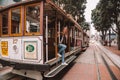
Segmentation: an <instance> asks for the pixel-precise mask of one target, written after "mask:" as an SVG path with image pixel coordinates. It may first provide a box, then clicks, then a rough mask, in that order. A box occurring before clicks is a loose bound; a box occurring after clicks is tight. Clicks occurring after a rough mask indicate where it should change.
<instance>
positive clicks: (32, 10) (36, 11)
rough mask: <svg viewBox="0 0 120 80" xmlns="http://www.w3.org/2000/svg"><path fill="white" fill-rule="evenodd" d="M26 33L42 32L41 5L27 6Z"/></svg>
mask: <svg viewBox="0 0 120 80" xmlns="http://www.w3.org/2000/svg"><path fill="white" fill-rule="evenodd" d="M25 20H26V21H25V22H26V33H37V32H40V4H39V5H29V6H26V19H25Z"/></svg>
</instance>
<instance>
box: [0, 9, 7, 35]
mask: <svg viewBox="0 0 120 80" xmlns="http://www.w3.org/2000/svg"><path fill="white" fill-rule="evenodd" d="M1 18H2V35H7V34H8V11H5V12H3V13H2V14H1Z"/></svg>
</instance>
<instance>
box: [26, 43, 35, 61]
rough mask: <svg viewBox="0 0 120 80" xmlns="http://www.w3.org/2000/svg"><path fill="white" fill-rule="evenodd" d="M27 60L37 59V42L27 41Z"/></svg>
mask: <svg viewBox="0 0 120 80" xmlns="http://www.w3.org/2000/svg"><path fill="white" fill-rule="evenodd" d="M24 44H25V48H24V49H25V54H24V58H25V59H35V60H36V59H37V42H36V41H25V42H24Z"/></svg>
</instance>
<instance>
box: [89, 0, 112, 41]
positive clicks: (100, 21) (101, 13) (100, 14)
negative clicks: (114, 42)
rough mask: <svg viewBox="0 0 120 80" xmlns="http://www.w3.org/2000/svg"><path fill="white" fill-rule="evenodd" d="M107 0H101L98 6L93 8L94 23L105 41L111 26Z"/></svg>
mask: <svg viewBox="0 0 120 80" xmlns="http://www.w3.org/2000/svg"><path fill="white" fill-rule="evenodd" d="M107 4H108V3H107V0H105V1H104V0H100V2H99V3H98V4H97V6H96V8H95V9H94V10H92V18H91V19H92V23H94V27H95V29H96V30H97V31H99V32H101V33H102V35H101V37H102V40H103V41H104V42H105V37H106V34H107V30H108V29H109V28H110V27H111V19H109V18H110V15H108V14H109V11H108V9H107V6H106V5H107Z"/></svg>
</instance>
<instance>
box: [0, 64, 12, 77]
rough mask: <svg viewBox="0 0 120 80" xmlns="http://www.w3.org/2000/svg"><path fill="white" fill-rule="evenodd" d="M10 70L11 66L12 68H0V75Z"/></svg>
mask: <svg viewBox="0 0 120 80" xmlns="http://www.w3.org/2000/svg"><path fill="white" fill-rule="evenodd" d="M12 70H13V68H12V67H9V66H6V67H3V68H0V76H3V75H5V74H8V73H10V72H12Z"/></svg>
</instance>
